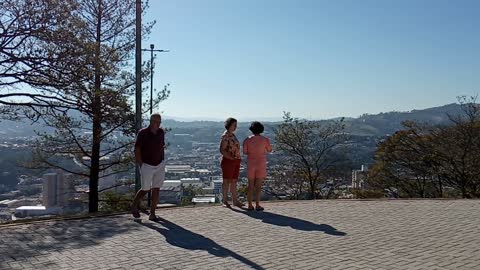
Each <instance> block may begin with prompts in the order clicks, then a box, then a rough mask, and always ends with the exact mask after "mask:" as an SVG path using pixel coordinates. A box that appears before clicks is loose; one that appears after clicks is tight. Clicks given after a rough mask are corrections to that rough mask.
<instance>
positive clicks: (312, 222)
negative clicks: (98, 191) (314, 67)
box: [0, 200, 480, 270]
mask: <svg viewBox="0 0 480 270" xmlns="http://www.w3.org/2000/svg"><path fill="white" fill-rule="evenodd" d="M265 208H266V210H267V211H266V212H264V213H256V212H255V213H250V212H248V213H247V212H244V211H240V210H236V211H232V210H229V209H226V208H222V207H197V208H176V209H166V210H160V211H159V212H158V213H159V214H160V215H161V216H162V217H163V218H164V220H162V221H160V222H158V223H156V222H150V221H147V220H146V219H145V218H144V219H143V220H142V221H141V222H134V221H133V219H131V218H130V217H129V216H114V217H105V218H91V219H86V220H76V221H60V222H58V221H57V222H44V223H36V224H29V225H16V226H9V227H0V234H1V237H0V269H96V270H101V269H362V270H364V269H472V270H474V269H475V270H478V269H480V201H463V200H459V201H333V200H332V201H298V202H279V203H271V204H265Z"/></svg>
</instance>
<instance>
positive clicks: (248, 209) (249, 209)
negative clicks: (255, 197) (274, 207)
mask: <svg viewBox="0 0 480 270" xmlns="http://www.w3.org/2000/svg"><path fill="white" fill-rule="evenodd" d="M253 210H255V208H253V206H249V207H248V208H247V211H253Z"/></svg>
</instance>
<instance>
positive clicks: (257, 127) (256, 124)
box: [250, 121, 265, 134]
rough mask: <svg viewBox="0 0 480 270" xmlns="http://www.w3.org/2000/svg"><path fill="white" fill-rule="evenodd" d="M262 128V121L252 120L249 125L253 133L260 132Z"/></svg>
mask: <svg viewBox="0 0 480 270" xmlns="http://www.w3.org/2000/svg"><path fill="white" fill-rule="evenodd" d="M264 130H265V127H264V126H263V125H262V123H260V122H258V121H254V122H252V124H251V125H250V131H251V132H252V133H253V134H261V133H262V132H263V131H264Z"/></svg>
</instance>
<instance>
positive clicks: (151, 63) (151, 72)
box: [150, 44, 155, 115]
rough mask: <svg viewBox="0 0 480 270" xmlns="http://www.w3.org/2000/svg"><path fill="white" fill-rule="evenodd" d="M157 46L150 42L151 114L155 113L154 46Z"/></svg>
mask: <svg viewBox="0 0 480 270" xmlns="http://www.w3.org/2000/svg"><path fill="white" fill-rule="evenodd" d="M154 47H155V46H154V45H153V44H150V115H152V114H153V48H154Z"/></svg>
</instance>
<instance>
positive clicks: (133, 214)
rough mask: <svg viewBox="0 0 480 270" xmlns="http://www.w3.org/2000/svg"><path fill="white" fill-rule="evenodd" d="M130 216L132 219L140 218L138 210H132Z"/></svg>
mask: <svg viewBox="0 0 480 270" xmlns="http://www.w3.org/2000/svg"><path fill="white" fill-rule="evenodd" d="M132 216H133V217H134V218H140V211H138V209H134V208H132Z"/></svg>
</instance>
